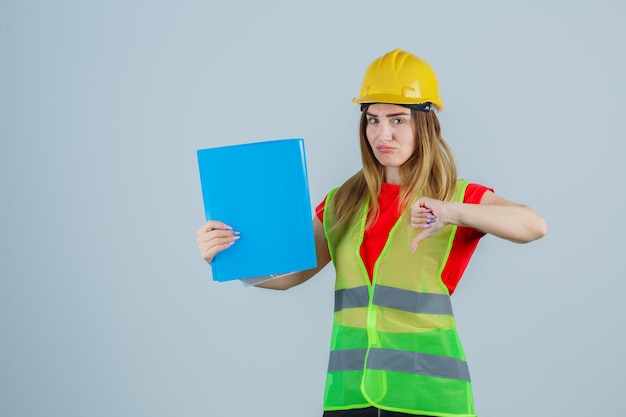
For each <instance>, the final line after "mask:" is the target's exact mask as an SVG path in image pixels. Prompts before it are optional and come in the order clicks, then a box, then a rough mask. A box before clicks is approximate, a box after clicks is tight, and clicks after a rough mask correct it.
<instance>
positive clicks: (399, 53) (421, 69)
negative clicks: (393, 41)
mask: <svg viewBox="0 0 626 417" xmlns="http://www.w3.org/2000/svg"><path fill="white" fill-rule="evenodd" d="M352 102H353V103H355V104H367V103H391V104H400V105H410V104H423V103H432V104H433V105H434V106H435V107H437V110H439V111H441V110H443V102H442V101H441V98H439V86H438V84H437V76H436V75H435V71H433V69H432V68H431V67H430V65H428V63H427V62H426V61H424V60H423V59H421V58H419V57H417V56H415V55H413V54H411V53H410V52H406V51H403V50H402V49H396V50H393V51H391V52H389V53H386V54H385V55H383V56H381V57H380V58H378V59H376V60H375V61H374V62H372V63H371V64H370V66H369V67H368V68H367V71H365V76H364V77H363V84H362V85H361V94H360V96H359V97H358V98H354V99H352Z"/></svg>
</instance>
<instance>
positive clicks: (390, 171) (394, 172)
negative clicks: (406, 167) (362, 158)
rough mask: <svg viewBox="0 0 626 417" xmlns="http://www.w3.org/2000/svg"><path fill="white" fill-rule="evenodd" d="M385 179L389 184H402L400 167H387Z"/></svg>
mask: <svg viewBox="0 0 626 417" xmlns="http://www.w3.org/2000/svg"><path fill="white" fill-rule="evenodd" d="M384 180H385V182H386V183H387V184H394V185H400V169H399V168H396V167H385V178H384Z"/></svg>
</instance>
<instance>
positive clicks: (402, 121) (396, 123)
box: [391, 118, 405, 125]
mask: <svg viewBox="0 0 626 417" xmlns="http://www.w3.org/2000/svg"><path fill="white" fill-rule="evenodd" d="M404 122H405V120H404V119H401V118H396V119H393V120H392V121H391V123H392V124H394V125H401V124H402V123H404Z"/></svg>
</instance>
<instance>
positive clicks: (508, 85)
mask: <svg viewBox="0 0 626 417" xmlns="http://www.w3.org/2000/svg"><path fill="white" fill-rule="evenodd" d="M625 4H626V3H624V2H623V1H620V0H615V1H608V0H606V1H599V0H594V1H591V0H587V1H564V0H563V1H556V0H555V1H541V2H539V1H527V2H516V3H515V4H510V2H501V1H484V0H477V1H472V2H465V1H450V2H435V1H428V2H425V1H416V0H413V1H389V2H383V1H377V2H376V1H371V0H360V1H348V0H345V1H326V0H317V1H308V2H298V1H293V0H292V1H277V0H268V1H264V2H255V1H251V0H248V1H228V2H227V1H220V2H215V1H177V2H174V1H172V2H166V1H106V2H105V1H100V2H95V1H68V0H64V1H56V2H47V1H32V0H31V1H24V0H22V1H6V0H5V1H2V2H1V3H0V214H1V215H0V415H2V416H7V417H35V416H47V417H56V416H59V417H70V416H81V417H82V416H89V417H100V416H103V417H104V416H116V417H125V416H129V417H130V416H133V417H137V416H151V417H152V416H229V417H244V416H252V415H255V416H261V417H263V416H277V417H290V416H301V417H319V416H321V412H322V411H321V410H322V396H323V385H324V377H325V368H326V361H327V355H328V344H329V339H330V326H331V310H332V304H333V301H332V286H333V278H334V276H333V271H332V268H327V269H326V270H324V271H323V272H322V273H321V274H319V275H318V276H317V277H315V278H314V279H313V280H312V281H310V282H308V283H306V284H304V285H302V286H301V287H298V288H295V289H292V290H290V291H288V292H272V291H266V290H260V289H256V288H244V287H243V286H242V285H241V283H239V282H230V283H221V284H220V283H215V282H213V281H212V280H211V276H210V268H209V266H208V265H207V264H206V263H205V262H204V261H203V260H202V259H201V258H200V256H199V254H198V251H197V248H196V243H195V231H196V229H197V228H198V227H199V226H200V225H201V224H202V222H203V220H204V218H203V213H204V212H203V208H202V198H201V193H200V185H199V178H198V170H197V162H196V154H195V152H196V150H197V149H200V148H206V147H211V146H220V145H228V144H235V143H244V142H251V141H261V140H270V139H281V138H292V137H303V138H305V144H306V149H307V161H308V166H309V179H310V188H311V197H312V202H311V204H312V206H315V205H317V203H318V202H319V201H320V200H321V199H322V198H323V197H324V195H325V193H326V192H327V191H328V190H329V189H330V188H332V187H334V186H337V185H339V184H341V183H342V182H343V181H344V180H345V179H346V178H348V177H349V176H350V175H351V174H353V173H354V172H355V171H356V170H357V169H358V168H359V166H360V156H359V151H358V138H357V130H358V118H359V111H358V107H357V106H355V105H353V104H351V103H350V100H351V99H352V97H354V96H356V95H357V94H358V90H359V87H360V84H361V79H362V76H363V73H364V71H365V68H366V67H367V65H368V64H369V63H370V62H371V61H372V60H373V59H375V58H377V57H378V56H380V55H382V54H384V53H385V52H388V51H390V50H392V49H395V48H403V49H406V50H409V51H411V52H413V53H415V54H417V55H419V56H421V57H423V58H424V59H426V60H427V61H428V62H429V63H430V64H431V65H432V66H433V67H434V68H435V70H436V72H437V74H438V76H439V80H440V85H441V96H442V98H443V100H444V102H445V104H446V108H445V110H444V111H443V112H442V113H441V115H440V119H441V123H442V126H443V134H444V137H445V138H446V139H447V141H448V142H449V143H450V144H451V146H452V147H453V148H454V150H455V152H456V155H457V158H458V162H459V169H460V174H461V176H462V177H463V178H466V179H468V180H471V181H475V182H479V183H482V184H485V185H488V186H491V187H494V188H495V189H496V191H497V192H498V193H499V194H500V195H502V196H504V197H506V198H509V199H512V200H514V201H519V202H522V203H526V204H530V205H532V206H534V207H535V208H536V209H537V210H538V211H539V212H540V213H541V214H543V215H544V217H545V218H546V220H547V222H548V225H549V234H548V236H547V237H545V238H544V239H542V240H540V241H538V242H535V243H532V244H529V245H515V244H512V243H509V242H506V241H502V240H498V239H497V238H494V237H491V236H489V237H486V238H485V239H484V240H483V242H482V243H481V245H480V246H479V250H478V252H477V254H476V256H475V258H474V259H473V261H472V263H471V264H470V266H469V268H468V270H467V273H466V275H465V277H464V279H463V281H462V282H461V284H460V286H459V288H458V290H457V292H456V293H455V295H454V296H453V305H454V308H455V313H456V315H457V320H458V324H459V330H460V334H461V338H462V340H463V342H464V345H465V349H466V353H467V356H468V360H469V364H470V368H471V372H472V377H473V382H474V390H475V397H476V406H477V411H478V413H479V415H481V416H482V417H501V416H507V417H522V416H524V417H526V416H529V415H531V416H571V417H587V416H591V415H621V414H623V412H624V410H623V408H624V406H623V401H622V396H623V393H622V391H623V388H624V382H623V381H624V375H625V373H626V366H625V361H624V356H623V351H624V347H623V331H624V307H623V292H624V289H625V284H624V272H623V266H622V265H623V256H624V255H623V253H622V250H623V247H624V244H623V242H622V236H623V235H624V233H625V232H626V230H625V228H624V224H623V222H622V219H621V215H622V214H623V212H624V198H623V196H622V192H623V190H624V185H623V182H622V181H623V175H624V156H625V152H624V145H623V143H624V140H625V136H626V123H625V117H624V102H625V99H626V87H625V85H626V84H625V83H624V80H623V78H624V74H625V73H626V58H625V54H624V39H626V26H625V25H624V21H625V18H626V6H625ZM239 168H240V167H238V166H237V161H233V164H232V170H237V169H239ZM224 175H225V176H227V175H228V172H224ZM249 209H250V215H251V216H256V217H258V219H259V221H261V222H262V221H263V216H264V213H265V212H266V210H267V208H264V207H256V206H255V204H254V201H250V207H249ZM267 229H268V234H279V235H280V234H288V233H289V230H284V229H282V228H281V225H280V224H268V225H267Z"/></svg>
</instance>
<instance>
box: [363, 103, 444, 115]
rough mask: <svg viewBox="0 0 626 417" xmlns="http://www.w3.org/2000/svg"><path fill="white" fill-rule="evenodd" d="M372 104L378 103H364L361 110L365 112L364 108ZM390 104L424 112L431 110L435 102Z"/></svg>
mask: <svg viewBox="0 0 626 417" xmlns="http://www.w3.org/2000/svg"><path fill="white" fill-rule="evenodd" d="M372 104H376V103H363V104H361V112H363V111H364V110H367V108H368V107H369V106H371V105H372ZM390 104H395V105H396V106H402V107H407V108H409V109H411V110H416V111H423V112H426V113H427V112H429V111H431V110H432V108H433V104H432V103H430V102H427V103H419V104H397V103H390Z"/></svg>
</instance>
